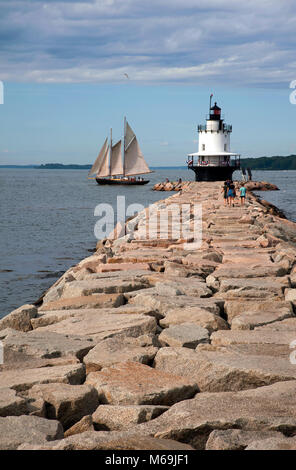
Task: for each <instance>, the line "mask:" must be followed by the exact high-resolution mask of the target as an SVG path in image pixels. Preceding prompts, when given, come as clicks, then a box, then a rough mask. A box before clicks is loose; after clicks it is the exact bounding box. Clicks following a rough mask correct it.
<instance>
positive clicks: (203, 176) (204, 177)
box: [188, 166, 239, 181]
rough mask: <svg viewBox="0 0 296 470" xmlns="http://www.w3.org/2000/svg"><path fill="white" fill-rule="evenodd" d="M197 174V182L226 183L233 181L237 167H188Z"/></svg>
mask: <svg viewBox="0 0 296 470" xmlns="http://www.w3.org/2000/svg"><path fill="white" fill-rule="evenodd" d="M188 168H189V169H190V170H193V171H194V173H195V181H226V180H232V174H233V172H234V171H235V170H239V168H237V167H231V166H225V167H224V166H217V167H214V166H205V167H203V166H188Z"/></svg>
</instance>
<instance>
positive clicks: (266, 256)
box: [0, 182, 296, 451]
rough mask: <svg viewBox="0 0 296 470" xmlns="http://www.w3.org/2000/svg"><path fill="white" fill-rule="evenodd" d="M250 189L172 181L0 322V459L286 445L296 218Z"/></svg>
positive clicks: (293, 416)
mask: <svg viewBox="0 0 296 470" xmlns="http://www.w3.org/2000/svg"><path fill="white" fill-rule="evenodd" d="M250 183H253V182H250ZM253 184H254V183H253ZM247 185H249V186H248V188H249V190H248V192H247V200H246V205H245V206H243V207H241V206H240V203H239V201H238V200H237V201H236V202H235V206H234V207H228V206H226V207H225V206H224V203H223V194H222V193H221V183H193V182H191V183H184V184H182V188H179V190H178V191H177V192H176V193H175V194H174V195H173V196H170V197H168V198H167V199H164V200H162V201H159V202H158V203H156V204H154V205H153V206H152V208H151V212H150V215H149V217H151V214H152V215H153V214H154V215H155V216H156V215H157V216H159V217H160V218H161V216H162V215H164V214H165V213H167V211H168V209H170V207H171V212H172V214H173V216H172V217H171V218H169V219H168V220H169V228H168V231H167V232H166V230H165V227H163V226H162V225H161V224H158V222H157V220H158V219H157V217H154V218H153V220H152V219H150V220H149V221H148V220H147V217H148V213H147V211H143V212H141V213H139V214H138V215H137V216H136V217H135V218H133V219H131V220H129V221H127V222H126V228H127V234H123V233H122V232H123V227H117V229H116V230H115V232H114V233H113V234H110V236H109V237H108V239H105V240H102V241H101V242H99V243H98V244H97V249H96V252H95V253H94V254H93V255H92V256H90V257H89V258H87V259H84V260H83V261H81V262H80V263H79V264H78V265H76V266H75V267H73V268H71V269H69V270H68V271H67V272H66V273H65V274H64V275H63V276H62V277H61V278H60V279H59V280H58V281H57V282H56V283H55V284H54V285H53V286H52V287H51V288H50V289H49V290H48V291H47V292H46V293H45V295H44V296H43V297H42V299H39V301H38V303H37V304H35V305H24V306H22V307H20V308H19V309H17V310H15V311H14V312H11V313H10V314H9V315H7V316H6V317H4V318H3V319H2V320H1V321H0V341H1V348H2V349H3V353H4V361H3V364H2V365H0V431H1V432H0V449H55V450H57V449H60V450H66V449H90V450H95V449H97V450H100V449H114V450H116V449H126V450H131V449H136V450H141V449H149V450H152V449H156V450H184V451H186V450H200V449H208V450H216V449H217V450H222V449H229V450H238V449H240V450H242V449H258V450H261V449H295V448H296V437H294V436H296V406H295V405H296V394H295V391H296V364H295V362H296V360H295V357H294V354H293V353H294V349H296V341H295V340H296V317H295V309H296V250H295V247H296V224H295V223H293V222H291V221H289V220H287V219H285V218H284V214H282V213H281V212H280V211H278V210H277V208H276V207H275V206H272V205H271V204H269V203H268V202H266V201H264V200H262V199H261V198H259V197H258V196H255V195H254V194H253V193H252V190H253V189H256V190H258V185H256V188H255V187H252V186H251V184H249V183H247ZM261 189H272V188H270V187H268V186H267V183H262V184H261ZM273 189H274V188H273ZM195 204H198V205H200V204H201V205H202V220H201V224H200V227H201V228H202V240H201V243H200V244H197V243H196V240H195V239H194V237H192V239H191V238H190V237H188V236H185V235H184V234H188V233H191V232H192V227H194V224H195V222H196V220H195V217H196V215H195V212H194V205H195ZM180 206H182V207H184V206H186V208H187V209H186V210H184V211H182V218H181V226H182V230H181V233H180V234H179V236H178V237H176V236H175V227H174V223H175V219H174V211H177V212H178V207H180ZM151 228H153V229H154V230H153V233H154V234H156V236H155V237H154V238H151V237H150V238H149V237H147V233H148V232H147V230H148V231H149V230H150V229H151ZM293 345H294V346H293ZM0 352H1V351H0Z"/></svg>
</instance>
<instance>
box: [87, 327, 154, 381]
mask: <svg viewBox="0 0 296 470" xmlns="http://www.w3.org/2000/svg"><path fill="white" fill-rule="evenodd" d="M141 338H142V341H143V342H142V341H141ZM143 344H144V345H143ZM157 351H158V348H157V347H155V346H153V340H152V338H150V341H149V340H148V341H147V343H146V344H145V336H144V337H141V336H140V337H139V338H122V337H121V336H114V337H113V338H107V339H105V340H103V341H100V342H99V343H98V344H97V345H96V346H95V347H94V348H93V349H92V350H91V351H90V352H89V353H88V354H87V355H86V356H85V357H84V359H83V362H84V364H85V366H86V372H87V373H89V372H95V371H98V370H101V369H102V368H103V367H110V366H112V365H114V364H118V363H120V362H128V361H134V362H140V363H142V364H149V363H150V362H151V361H152V360H153V359H154V357H155V355H156V353H157Z"/></svg>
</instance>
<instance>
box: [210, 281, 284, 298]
mask: <svg viewBox="0 0 296 470" xmlns="http://www.w3.org/2000/svg"><path fill="white" fill-rule="evenodd" d="M288 286H289V280H288V278H286V277H282V278H278V277H277V278H262V277H260V278H252V279H223V280H222V281H221V284H220V290H219V295H220V296H221V297H223V298H237V297H243V298H270V297H279V298H283V296H284V289H285V287H288Z"/></svg>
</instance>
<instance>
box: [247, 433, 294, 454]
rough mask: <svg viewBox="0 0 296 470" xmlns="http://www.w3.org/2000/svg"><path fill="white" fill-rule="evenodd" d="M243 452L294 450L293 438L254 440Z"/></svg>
mask: <svg viewBox="0 0 296 470" xmlns="http://www.w3.org/2000/svg"><path fill="white" fill-rule="evenodd" d="M245 450H273V451H275V450H296V438H295V437H290V438H288V437H284V436H282V437H269V438H264V437H263V438H262V439H258V440H254V441H253V442H251V443H249V445H248V446H247V447H246V448H245Z"/></svg>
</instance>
